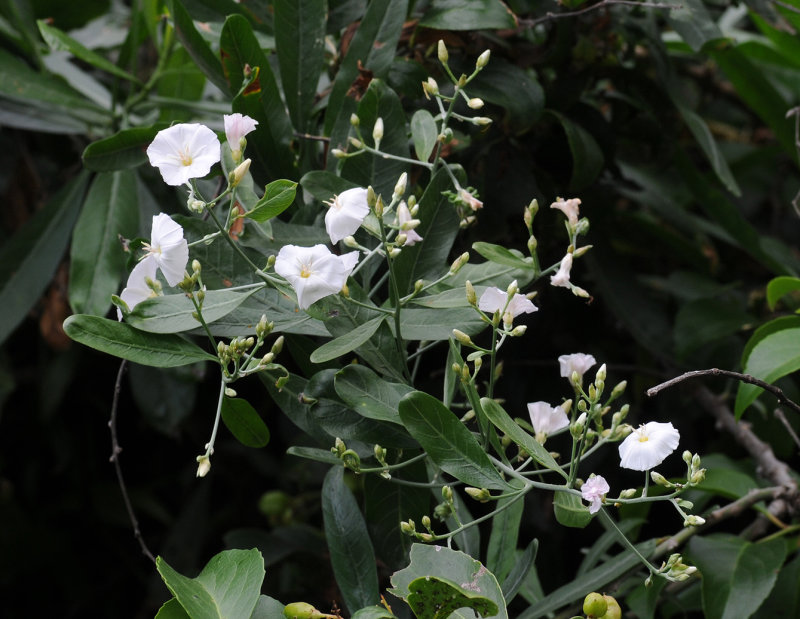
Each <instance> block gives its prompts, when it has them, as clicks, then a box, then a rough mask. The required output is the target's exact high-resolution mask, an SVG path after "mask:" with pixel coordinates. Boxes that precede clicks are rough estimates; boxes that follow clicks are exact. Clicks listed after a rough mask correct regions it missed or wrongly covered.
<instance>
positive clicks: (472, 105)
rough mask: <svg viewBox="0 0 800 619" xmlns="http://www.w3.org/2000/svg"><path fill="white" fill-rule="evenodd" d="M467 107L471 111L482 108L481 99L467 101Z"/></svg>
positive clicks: (474, 98)
mask: <svg viewBox="0 0 800 619" xmlns="http://www.w3.org/2000/svg"><path fill="white" fill-rule="evenodd" d="M467 105H468V106H469V107H470V108H471V109H473V110H479V109H481V108H482V107H483V99H479V98H478V97H473V98H472V99H470V100H469V101H467Z"/></svg>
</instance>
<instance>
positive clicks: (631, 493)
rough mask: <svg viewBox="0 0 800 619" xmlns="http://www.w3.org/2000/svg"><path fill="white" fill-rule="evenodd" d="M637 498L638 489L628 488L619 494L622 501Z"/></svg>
mask: <svg viewBox="0 0 800 619" xmlns="http://www.w3.org/2000/svg"><path fill="white" fill-rule="evenodd" d="M635 496H636V488H626V489H625V490H623V491H622V492H620V493H619V498H621V499H630V498H633V497H635Z"/></svg>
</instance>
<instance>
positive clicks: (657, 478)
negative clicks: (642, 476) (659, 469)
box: [650, 471, 674, 488]
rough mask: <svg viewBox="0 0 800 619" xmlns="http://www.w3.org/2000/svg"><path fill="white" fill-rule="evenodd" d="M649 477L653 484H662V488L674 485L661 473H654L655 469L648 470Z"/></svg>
mask: <svg viewBox="0 0 800 619" xmlns="http://www.w3.org/2000/svg"><path fill="white" fill-rule="evenodd" d="M650 479H652V480H653V483H654V484H657V485H659V486H663V487H664V488H672V487H673V486H674V484H672V483H671V482H670V481H669V480H668V479H667V478H666V477H664V476H663V475H662V474H661V473H656V472H655V471H650Z"/></svg>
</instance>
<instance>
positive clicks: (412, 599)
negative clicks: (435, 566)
mask: <svg viewBox="0 0 800 619" xmlns="http://www.w3.org/2000/svg"><path fill="white" fill-rule="evenodd" d="M406 603H407V604H408V605H409V606H410V607H411V610H412V611H413V612H414V615H415V616H416V617H418V619H447V617H450V616H451V615H452V613H454V612H455V611H457V610H458V609H459V608H471V609H472V610H473V611H475V612H476V613H477V614H478V615H479V616H480V617H494V616H497V612H498V608H497V604H495V603H494V602H492V600H490V599H489V598H487V597H483V596H482V595H480V594H478V593H474V592H473V591H470V590H465V589H463V588H462V587H460V586H459V585H457V584H456V583H454V582H452V581H449V580H447V579H445V578H441V577H438V576H422V577H420V578H417V579H416V580H412V581H411V582H410V583H409V585H408V597H407V598H406Z"/></svg>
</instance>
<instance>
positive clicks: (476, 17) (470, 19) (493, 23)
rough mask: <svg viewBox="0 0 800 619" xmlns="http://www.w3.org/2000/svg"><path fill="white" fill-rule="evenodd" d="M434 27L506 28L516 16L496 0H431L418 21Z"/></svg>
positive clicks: (440, 28)
mask: <svg viewBox="0 0 800 619" xmlns="http://www.w3.org/2000/svg"><path fill="white" fill-rule="evenodd" d="M419 25H420V26H424V27H425V28H436V29H438V30H506V29H510V28H516V27H517V18H516V17H515V16H514V14H513V13H512V12H511V11H510V10H509V8H508V7H507V6H506V5H505V4H503V3H502V2H500V0H471V1H470V2H463V1H462V0H433V2H432V3H431V6H430V8H429V9H428V10H427V11H426V12H425V14H424V15H423V16H422V19H421V20H420V22H419Z"/></svg>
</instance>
